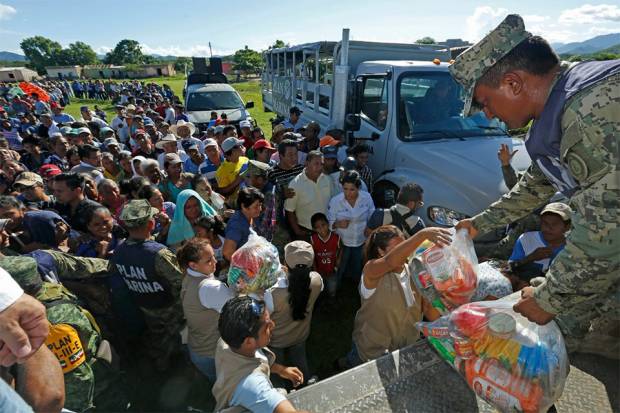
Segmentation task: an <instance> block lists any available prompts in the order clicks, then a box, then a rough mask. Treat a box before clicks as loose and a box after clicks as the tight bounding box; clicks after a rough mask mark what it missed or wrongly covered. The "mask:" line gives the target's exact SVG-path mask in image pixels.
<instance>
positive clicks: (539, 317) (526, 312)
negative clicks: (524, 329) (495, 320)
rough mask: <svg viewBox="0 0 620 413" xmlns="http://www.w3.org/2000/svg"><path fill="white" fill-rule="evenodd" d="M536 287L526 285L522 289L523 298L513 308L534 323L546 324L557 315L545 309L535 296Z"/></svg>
mask: <svg viewBox="0 0 620 413" xmlns="http://www.w3.org/2000/svg"><path fill="white" fill-rule="evenodd" d="M534 291H536V289H535V288H534V287H525V288H524V289H522V290H521V299H520V300H519V302H518V303H516V304H515V305H514V306H513V307H512V309H513V310H515V312H517V313H519V314H521V315H522V316H523V317H525V318H527V319H528V320H530V321H531V322H533V323H536V324H540V325H545V324H547V323H549V322H550V321H551V320H553V318H554V317H555V314H553V313H548V312H546V311H545V310H543V309H542V308H541V307H540V306H539V305H538V303H537V302H536V299H535V298H534Z"/></svg>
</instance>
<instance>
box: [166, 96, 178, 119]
mask: <svg viewBox="0 0 620 413" xmlns="http://www.w3.org/2000/svg"><path fill="white" fill-rule="evenodd" d="M165 108H166V109H165V111H164V113H165V117H164V122H166V123H168V124H170V125H174V124H175V123H176V120H177V115H176V113H175V112H174V108H173V107H172V106H171V105H170V101H169V100H166V103H165Z"/></svg>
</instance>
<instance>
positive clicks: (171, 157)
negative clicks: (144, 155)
mask: <svg viewBox="0 0 620 413" xmlns="http://www.w3.org/2000/svg"><path fill="white" fill-rule="evenodd" d="M177 163H183V161H182V160H181V157H180V156H179V155H178V154H176V153H167V154H165V155H164V164H169V165H170V164H172V165H174V164H177Z"/></svg>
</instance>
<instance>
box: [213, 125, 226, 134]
mask: <svg viewBox="0 0 620 413" xmlns="http://www.w3.org/2000/svg"><path fill="white" fill-rule="evenodd" d="M223 132H224V126H222V125H217V126H216V127H215V133H216V134H217V133H223Z"/></svg>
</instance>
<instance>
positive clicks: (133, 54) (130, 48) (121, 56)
mask: <svg viewBox="0 0 620 413" xmlns="http://www.w3.org/2000/svg"><path fill="white" fill-rule="evenodd" d="M144 60H145V59H144V55H143V54H142V48H141V47H140V43H138V42H137V41H135V40H129V39H124V40H121V41H120V42H118V43H117V44H116V46H115V47H114V49H112V50H111V51H110V52H108V53H106V55H105V59H104V62H105V63H107V64H112V65H125V64H136V65H137V64H142V63H144Z"/></svg>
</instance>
